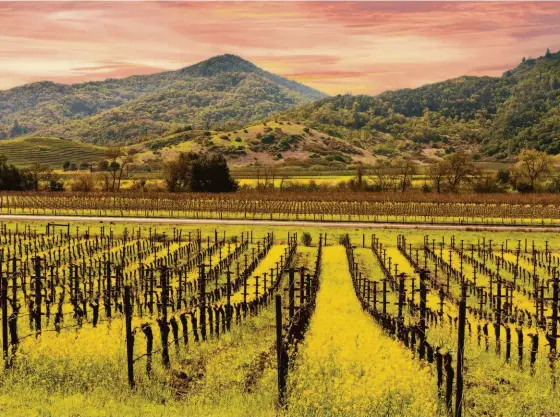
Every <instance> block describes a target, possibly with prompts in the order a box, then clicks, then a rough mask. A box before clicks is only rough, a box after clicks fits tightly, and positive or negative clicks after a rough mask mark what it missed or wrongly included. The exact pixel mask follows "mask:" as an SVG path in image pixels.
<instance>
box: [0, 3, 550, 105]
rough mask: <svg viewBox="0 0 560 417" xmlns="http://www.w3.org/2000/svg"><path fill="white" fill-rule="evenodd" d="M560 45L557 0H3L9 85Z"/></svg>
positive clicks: (347, 84) (311, 80)
mask: <svg viewBox="0 0 560 417" xmlns="http://www.w3.org/2000/svg"><path fill="white" fill-rule="evenodd" d="M546 48H550V49H552V50H557V49H560V9H559V8H558V5H557V4H556V3H531V2H528V3H525V2H523V3H505V2H493V3H482V2H477V3H470V2H264V1H263V2H134V3H130V2H35V3H28V2H25V3H23V2H22V3H18V2H12V3H0V88H9V87H12V86H15V85H20V84H23V83H26V82H31V81H35V80H44V79H50V80H54V81H60V82H83V81H89V80H99V79H103V78H105V77H125V76H129V75H133V74H148V73H153V72H157V71H162V70H173V69H178V68H181V67H184V66H187V65H191V64H194V63H196V62H198V61H201V60H203V59H207V58H209V57H211V56H213V55H218V54H223V53H234V54H238V55H241V56H243V57H244V58H246V59H248V60H251V61H253V62H255V64H257V65H259V66H261V67H262V68H264V69H266V70H268V71H271V72H274V73H278V74H281V75H285V76H287V77H289V78H292V79H295V80H297V81H301V82H305V83H308V84H309V85H311V86H313V87H316V88H320V89H322V90H324V91H326V92H327V93H332V94H336V93H338V92H341V91H342V92H347V91H357V92H360V93H364V92H367V93H371V94H374V93H378V92H381V91H383V90H386V89H392V88H404V87H416V86H419V85H421V84H422V83H426V82H436V81H439V80H443V79H447V78H450V77H456V76H459V75H462V74H476V75H484V74H488V75H500V74H501V73H502V72H503V71H505V70H507V69H509V68H511V67H512V66H515V65H516V64H517V63H519V62H520V61H521V58H522V57H523V56H532V57H536V56H539V55H542V54H543V53H544V51H545V50H546Z"/></svg>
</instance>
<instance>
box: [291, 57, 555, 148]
mask: <svg viewBox="0 0 560 417" xmlns="http://www.w3.org/2000/svg"><path fill="white" fill-rule="evenodd" d="M284 114H285V116H286V117H287V118H292V119H295V120H303V121H305V122H307V123H309V124H310V125H312V126H313V127H315V128H317V129H320V130H322V131H325V132H327V133H329V134H331V135H336V136H339V137H346V138H350V137H352V135H353V133H354V132H355V131H356V130H361V131H365V132H369V133H371V134H372V135H373V134H375V133H378V132H380V133H385V134H390V135H391V136H392V137H393V138H396V139H402V140H408V141H412V142H413V143H414V144H418V145H420V147H426V146H434V145H437V144H440V143H443V144H446V143H447V142H448V141H449V140H455V141H457V142H459V143H467V144H481V145H483V149H484V151H485V152H486V153H487V154H488V155H491V156H495V157H497V158H498V159H500V158H504V157H507V156H513V155H516V154H518V153H519V152H520V151H521V150H523V149H526V148H535V149H536V150H539V151H542V152H546V153H549V154H558V153H560V53H550V51H548V52H547V54H546V55H545V56H543V57H541V58H539V59H527V60H524V61H523V62H522V63H521V64H520V65H519V66H518V67H517V68H515V69H513V70H511V71H507V72H506V73H505V74H504V75H503V76H502V77H499V78H494V77H460V78H457V79H452V80H447V81H444V82H441V83H436V84H431V85H426V86H423V87H420V88H416V89H403V90H397V91H389V92H385V93H382V94H380V95H378V96H375V97H372V96H366V95H358V96H354V95H349V94H347V95H340V96H336V97H329V98H326V99H323V100H320V101H318V102H314V103H311V104H308V105H304V106H301V107H299V108H295V109H291V110H288V111H286V112H285V113H284ZM366 145H367V144H366Z"/></svg>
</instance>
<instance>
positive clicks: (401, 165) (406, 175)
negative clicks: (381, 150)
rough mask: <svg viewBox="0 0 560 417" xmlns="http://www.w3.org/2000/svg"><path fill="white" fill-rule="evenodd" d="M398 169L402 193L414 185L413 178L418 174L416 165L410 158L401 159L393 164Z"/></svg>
mask: <svg viewBox="0 0 560 417" xmlns="http://www.w3.org/2000/svg"><path fill="white" fill-rule="evenodd" d="M393 165H394V166H395V167H396V168H397V172H398V176H399V187H400V189H401V192H403V193H404V192H405V191H406V189H407V188H408V187H409V186H410V185H412V177H413V175H414V174H415V173H416V165H415V164H414V162H412V161H411V160H410V159H408V158H403V157H399V158H397V159H396V160H395V162H394V164H393Z"/></svg>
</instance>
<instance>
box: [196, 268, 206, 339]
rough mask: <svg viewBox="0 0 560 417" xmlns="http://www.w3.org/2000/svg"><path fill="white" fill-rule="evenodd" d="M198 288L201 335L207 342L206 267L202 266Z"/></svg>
mask: <svg viewBox="0 0 560 417" xmlns="http://www.w3.org/2000/svg"><path fill="white" fill-rule="evenodd" d="M198 280H199V283H198V287H199V288H200V334H201V335H202V340H206V276H205V271H204V265H203V264H202V265H200V274H199V278H198Z"/></svg>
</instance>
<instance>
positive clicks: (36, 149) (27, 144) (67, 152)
mask: <svg viewBox="0 0 560 417" xmlns="http://www.w3.org/2000/svg"><path fill="white" fill-rule="evenodd" d="M0 154H4V155H5V156H6V157H7V158H8V161H9V162H11V163H13V164H14V165H17V166H22V167H23V166H29V165H32V164H34V163H41V164H45V165H49V166H50V167H52V168H61V167H62V165H63V164H64V162H65V161H70V162H74V163H76V164H77V165H78V166H79V164H80V163H82V162H94V161H98V160H100V159H103V157H104V155H105V148H103V147H100V146H94V145H90V144H86V143H80V142H75V141H71V140H67V139H59V138H54V137H24V138H18V139H9V140H3V141H0Z"/></svg>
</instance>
